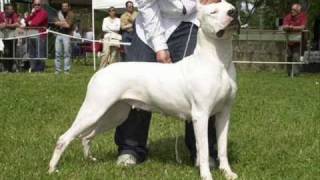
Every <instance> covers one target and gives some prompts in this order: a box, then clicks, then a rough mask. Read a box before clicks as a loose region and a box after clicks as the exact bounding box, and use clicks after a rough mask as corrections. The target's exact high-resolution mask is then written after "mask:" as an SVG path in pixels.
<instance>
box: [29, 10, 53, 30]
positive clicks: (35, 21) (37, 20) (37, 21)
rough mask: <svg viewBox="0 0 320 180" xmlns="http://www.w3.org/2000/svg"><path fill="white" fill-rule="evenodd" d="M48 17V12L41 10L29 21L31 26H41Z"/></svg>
mask: <svg viewBox="0 0 320 180" xmlns="http://www.w3.org/2000/svg"><path fill="white" fill-rule="evenodd" d="M47 19H48V13H46V12H40V13H38V14H37V15H36V16H34V17H33V18H32V20H31V19H30V20H29V21H28V25H29V26H33V27H37V26H40V25H41V24H42V23H43V22H44V21H46V20H47Z"/></svg>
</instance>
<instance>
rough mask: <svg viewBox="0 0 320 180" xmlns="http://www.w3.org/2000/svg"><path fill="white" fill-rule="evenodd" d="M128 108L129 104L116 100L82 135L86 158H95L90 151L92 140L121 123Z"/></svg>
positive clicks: (127, 113) (93, 159) (94, 159)
mask: <svg viewBox="0 0 320 180" xmlns="http://www.w3.org/2000/svg"><path fill="white" fill-rule="evenodd" d="M130 109H131V107H130V105H129V104H127V103H125V102H117V103H116V104H114V105H113V106H112V107H111V108H110V109H109V110H108V112H106V113H105V114H104V115H103V117H102V118H101V120H100V121H99V123H97V124H96V126H95V128H94V129H93V130H92V131H91V132H90V133H89V134H87V135H85V136H83V137H82V145H83V152H84V157H85V158H86V159H89V160H92V161H96V160H97V159H96V158H95V157H93V156H92V153H91V142H92V140H93V139H94V137H95V136H97V135H98V134H100V133H103V132H105V131H108V130H110V129H113V128H115V127H117V126H118V125H120V124H121V123H123V122H124V121H125V120H126V119H127V118H128V115H129V112H130Z"/></svg>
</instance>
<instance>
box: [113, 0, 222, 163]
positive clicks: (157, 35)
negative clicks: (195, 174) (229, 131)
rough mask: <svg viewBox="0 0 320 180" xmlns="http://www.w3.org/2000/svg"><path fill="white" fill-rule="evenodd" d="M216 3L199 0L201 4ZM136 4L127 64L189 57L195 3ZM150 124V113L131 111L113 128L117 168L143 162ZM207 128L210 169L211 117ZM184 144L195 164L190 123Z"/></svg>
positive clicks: (144, 0) (146, 0) (156, 0)
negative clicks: (116, 147)
mask: <svg viewBox="0 0 320 180" xmlns="http://www.w3.org/2000/svg"><path fill="white" fill-rule="evenodd" d="M219 1H220V0H202V1H201V3H202V4H208V3H216V2H219ZM136 3H137V5H138V10H139V15H138V16H137V18H136V22H135V27H134V33H133V37H132V42H131V43H132V44H131V47H130V51H129V52H128V54H127V61H143V62H160V63H175V62H177V61H179V60H181V59H183V58H184V57H186V56H189V55H191V54H193V52H194V49H195V45H196V41H197V31H198V20H197V18H196V13H197V12H196V11H197V8H196V5H197V0H136ZM188 42H189V43H188ZM163 73H165V72H163ZM146 76H148V75H147V74H146ZM150 120H151V113H150V112H146V111H143V110H131V112H130V114H129V117H128V119H127V120H126V121H125V122H124V123H123V124H121V125H120V126H119V127H117V129H116V134H115V142H116V144H117V145H118V152H119V156H118V160H117V164H118V165H122V166H129V165H135V164H137V163H141V162H143V161H145V160H146V158H147V154H148V149H147V147H146V146H147V138H148V131H149V125H150ZM209 127H210V128H209V152H210V157H211V158H210V160H211V162H210V165H211V167H213V166H214V163H215V160H216V157H217V152H216V150H215V149H214V144H215V143H216V142H215V139H216V138H215V131H214V129H213V127H214V117H213V118H211V120H210V121H209ZM185 142H186V145H187V147H188V149H189V151H190V154H191V158H192V159H193V160H194V161H195V159H196V145H195V137H194V130H193V125H192V123H186V129H185Z"/></svg>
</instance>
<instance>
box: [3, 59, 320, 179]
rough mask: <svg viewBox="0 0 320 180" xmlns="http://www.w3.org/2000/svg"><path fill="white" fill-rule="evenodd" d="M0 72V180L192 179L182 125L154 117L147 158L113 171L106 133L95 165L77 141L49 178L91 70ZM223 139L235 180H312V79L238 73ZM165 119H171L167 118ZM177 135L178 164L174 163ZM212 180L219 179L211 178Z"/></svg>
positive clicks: (317, 110)
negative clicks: (60, 140) (49, 169)
mask: <svg viewBox="0 0 320 180" xmlns="http://www.w3.org/2000/svg"><path fill="white" fill-rule="evenodd" d="M50 64H51V65H50V67H49V72H48V73H44V74H0V179H1V180H2V179H148V180H149V179H199V172H198V169H196V168H194V167H192V164H191V161H190V160H189V155H188V152H187V150H186V148H185V147H184V143H183V127H184V125H183V123H182V122H180V121H168V120H167V118H166V117H162V116H160V115H154V118H153V119H154V120H153V121H152V125H151V130H150V138H149V145H150V158H149V160H148V161H147V162H146V163H144V164H142V165H140V166H137V167H133V168H119V167H116V166H115V161H116V154H117V151H116V146H115V144H114V141H113V132H111V133H110V132H109V133H107V134H104V135H101V136H99V137H98V138H97V139H95V141H94V142H93V153H94V154H95V156H96V157H97V158H98V162H96V163H93V162H89V161H86V160H84V158H83V153H82V148H81V145H80V141H79V140H76V141H74V142H73V143H72V144H71V145H70V148H68V149H67V151H66V153H65V154H64V156H63V158H62V159H61V161H60V166H59V169H60V172H59V173H58V174H54V175H51V176H49V175H48V174H47V167H48V162H49V160H50V158H51V155H52V151H53V148H54V146H55V143H56V140H57V138H58V137H59V135H61V134H62V133H63V132H65V131H66V130H67V129H68V127H69V126H70V125H71V123H72V122H73V120H74V118H75V115H76V113H77V111H78V109H79V107H80V105H81V103H82V101H83V98H84V95H85V91H86V86H87V83H88V81H89V79H90V76H91V75H92V73H93V71H92V68H91V67H89V66H83V65H81V64H77V65H75V66H74V70H73V72H72V74H71V75H69V76H66V75H59V76H56V75H54V74H53V73H52V72H53V67H52V63H50ZM238 79H239V83H238V84H239V92H238V96H237V101H236V104H235V106H234V109H233V113H232V123H231V128H230V135H229V137H230V138H229V157H230V162H231V166H232V167H233V169H234V171H235V172H237V173H238V175H239V176H240V179H245V180H247V179H249V180H250V179H268V180H269V179H272V180H273V179H276V180H277V179H279V180H280V179H281V180H282V179H288V180H292V179H297V180H298V179H299V180H300V179H307V180H309V179H310V180H314V179H320V152H319V151H320V147H319V140H320V85H319V83H320V75H319V74H303V75H301V76H299V77H297V78H294V79H290V78H288V77H287V76H286V75H285V73H284V72H259V73H257V72H240V73H239V78H238ZM170 119H171V118H170ZM176 135H178V136H181V137H180V145H179V148H180V155H181V158H182V160H183V163H182V164H177V163H176V162H175V153H174V152H175V151H174V143H175V136H176ZM214 177H215V179H224V178H223V176H222V175H221V173H220V172H218V171H215V172H214Z"/></svg>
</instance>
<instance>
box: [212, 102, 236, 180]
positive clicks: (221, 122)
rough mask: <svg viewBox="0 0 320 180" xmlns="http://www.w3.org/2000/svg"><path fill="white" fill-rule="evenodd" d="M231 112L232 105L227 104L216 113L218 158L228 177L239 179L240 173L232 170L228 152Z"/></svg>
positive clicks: (221, 168)
mask: <svg viewBox="0 0 320 180" xmlns="http://www.w3.org/2000/svg"><path fill="white" fill-rule="evenodd" d="M230 112H231V105H226V107H224V109H223V110H222V112H220V113H218V114H216V132H217V142H218V158H219V161H220V166H219V169H220V170H221V171H222V172H223V173H224V175H225V176H226V178H227V179H230V180H233V179H237V178H238V175H237V174H235V173H234V172H232V170H231V168H230V165H229V160H228V154H227V146H228V130H229V120H230Z"/></svg>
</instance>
